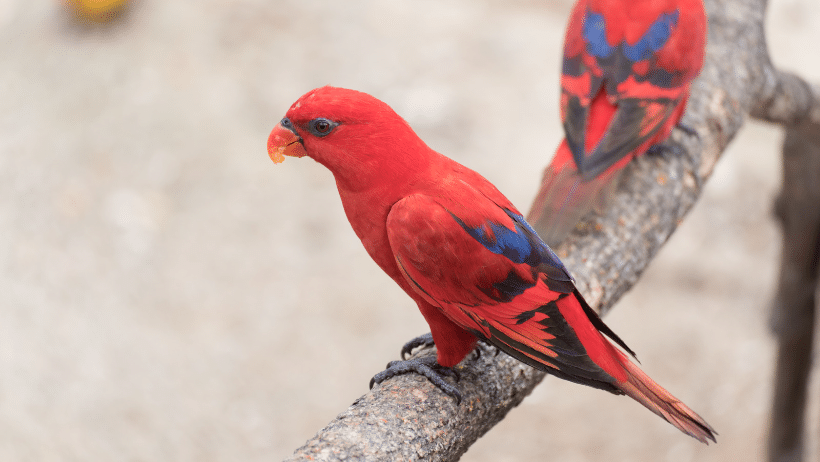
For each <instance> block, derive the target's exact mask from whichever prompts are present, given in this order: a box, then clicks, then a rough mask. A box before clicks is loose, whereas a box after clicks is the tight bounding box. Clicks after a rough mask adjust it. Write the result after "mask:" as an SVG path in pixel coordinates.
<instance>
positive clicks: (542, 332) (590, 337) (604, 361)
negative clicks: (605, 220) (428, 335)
mask: <svg viewBox="0 0 820 462" xmlns="http://www.w3.org/2000/svg"><path fill="white" fill-rule="evenodd" d="M469 205H470V208H469V209H468V208H467V207H464V206H461V205H460V204H458V203H456V202H452V201H448V200H446V199H445V198H440V197H430V196H426V195H421V194H416V195H412V196H409V197H407V198H405V199H403V200H401V201H399V202H398V203H396V204H395V205H393V207H392V208H391V211H390V214H389V215H388V219H387V233H388V238H389V240H390V245H391V248H392V249H393V252H394V255H395V258H396V262H397V263H398V266H399V268H400V269H401V271H402V274H403V275H404V276H405V277H406V278H407V280H408V282H409V283H410V285H411V286H412V287H413V288H414V289H415V290H416V291H417V292H418V294H419V295H421V296H422V297H423V298H424V299H425V300H426V301H427V302H428V303H430V304H432V305H433V306H436V307H438V308H439V309H441V310H442V312H443V313H444V314H445V315H446V316H447V317H448V318H449V319H450V320H452V321H453V322H455V323H456V324H458V325H459V326H461V327H463V328H464V329H466V330H469V331H471V332H473V333H474V334H475V335H477V336H478V337H480V338H483V339H485V340H487V341H489V342H490V343H492V344H494V345H496V346H498V347H499V348H501V349H502V350H504V351H505V352H507V353H508V354H510V355H512V356H514V357H515V358H517V359H519V360H521V361H523V362H525V363H527V364H530V365H532V366H534V367H537V368H539V369H542V370H546V371H548V372H551V373H553V374H555V375H558V376H560V377H562V378H565V379H567V380H571V381H574V382H578V383H582V384H585V385H590V386H594V387H597V388H603V389H606V390H609V391H613V392H617V388H615V387H614V386H613V382H614V380H623V379H624V378H625V376H623V374H622V372H621V371H622V366H621V365H620V364H619V363H617V360H616V359H615V355H614V354H613V353H612V351H610V350H609V349H613V347H612V345H611V344H610V343H609V342H607V341H606V340H605V339H604V338H603V337H602V336H601V333H600V332H599V331H598V328H596V326H594V325H593V323H592V322H591V319H590V318H589V316H590V312H591V310H589V311H590V312H587V311H586V310H585V309H584V308H583V306H582V305H581V302H579V300H582V299H580V295H579V294H578V293H577V291H576V290H575V288H574V286H573V285H572V282H571V279H570V278H569V274H567V272H566V269H565V268H564V267H563V265H562V264H561V263H560V261H559V260H558V259H557V257H555V255H554V254H553V253H552V251H551V250H549V249H548V248H547V247H546V246H545V245H544V244H543V243H542V242H541V241H540V239H538V237H537V235H535V233H534V232H532V230H531V228H529V225H526V222H524V221H523V218H521V217H520V215H518V214H517V212H514V211H509V210H504V209H502V208H500V207H498V206H497V205H496V204H495V203H493V202H492V201H490V200H488V199H487V198H486V197H484V196H481V195H477V196H475V197H471V198H470V201H469ZM592 315H593V316H594V313H592ZM596 320H597V322H600V323H601V325H603V323H602V322H601V321H600V319H597V316H596ZM604 328H605V326H604ZM606 329H607V331H608V328H606ZM609 332H611V331H609ZM609 332H608V333H609ZM612 335H614V334H612ZM616 338H617V337H616ZM618 341H620V339H618ZM613 375H617V377H613Z"/></svg>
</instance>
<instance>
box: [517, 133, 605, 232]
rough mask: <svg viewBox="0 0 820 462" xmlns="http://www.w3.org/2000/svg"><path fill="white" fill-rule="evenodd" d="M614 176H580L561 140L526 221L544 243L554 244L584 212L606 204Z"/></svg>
mask: <svg viewBox="0 0 820 462" xmlns="http://www.w3.org/2000/svg"><path fill="white" fill-rule="evenodd" d="M613 173H614V172H613ZM615 177H616V175H613V174H612V173H610V172H605V173H603V174H602V175H600V176H598V177H595V178H592V179H590V180H586V181H585V180H584V179H582V178H581V175H580V174H579V173H578V168H577V167H576V165H575V161H574V160H572V153H571V152H570V150H569V146H568V145H567V142H566V140H564V141H563V142H562V143H561V145H560V146H559V147H558V151H557V152H556V154H555V158H554V159H553V160H552V162H551V163H550V165H549V166H547V168H546V169H545V170H544V176H543V179H542V181H541V187H540V189H539V190H538V194H537V195H536V196H535V200H534V201H533V204H532V208H531V209H530V214H529V215H528V216H527V221H528V222H529V223H530V224H531V225H532V226H533V227H534V228H535V230H536V231H537V232H538V235H539V236H541V239H543V240H544V242H546V243H547V245H549V246H550V247H555V246H557V245H558V244H560V243H561V241H563V240H564V238H565V237H566V236H567V235H568V234H569V233H570V231H572V229H573V228H575V225H576V224H577V223H578V222H579V221H580V220H581V218H583V217H584V215H586V214H587V213H589V212H590V211H591V210H592V209H593V208H595V207H599V208H600V207H602V206H603V205H605V200H606V196H607V195H608V193H609V189H608V188H607V185H611V184H614V183H615Z"/></svg>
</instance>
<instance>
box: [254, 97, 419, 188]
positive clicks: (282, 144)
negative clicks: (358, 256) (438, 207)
mask: <svg viewBox="0 0 820 462" xmlns="http://www.w3.org/2000/svg"><path fill="white" fill-rule="evenodd" d="M428 152H432V151H431V150H430V148H428V147H427V145H426V144H424V142H423V141H422V140H421V139H420V138H419V137H418V136H417V135H416V134H415V132H413V130H412V129H411V128H410V126H409V125H408V124H407V122H405V121H404V119H402V118H401V117H399V115H398V114H396V112H395V111H393V109H391V108H390V106H388V105H387V104H385V103H384V102H382V101H379V100H378V99H376V98H374V97H372V96H370V95H368V94H367V93H362V92H359V91H355V90H347V89H344V88H335V87H321V88H317V89H315V90H311V91H309V92H308V93H306V94H305V95H303V96H302V97H301V98H299V99H298V100H297V101H296V102H295V103H293V105H292V106H291V107H290V109H289V110H288V112H287V113H286V114H285V117H284V118H283V119H282V120H281V121H280V122H279V124H277V125H276V127H274V128H273V131H271V134H270V136H269V137H268V155H269V156H270V158H271V160H273V162H275V163H280V162H282V161H284V160H285V157H284V156H291V157H304V156H308V157H311V158H313V159H314V160H316V161H317V162H319V163H321V164H322V165H324V166H325V167H327V168H328V169H329V170H330V171H331V172H332V173H333V175H334V176H335V177H336V181H337V182H339V183H340V184H344V185H345V187H348V188H351V189H358V187H359V186H362V187H363V186H366V185H369V184H372V183H373V181H375V180H376V179H379V180H380V181H385V180H389V178H390V177H391V176H392V175H391V173H396V174H399V175H405V176H406V174H407V173H408V169H410V170H412V169H414V168H418V167H419V164H425V162H424V156H427V155H429V153H428Z"/></svg>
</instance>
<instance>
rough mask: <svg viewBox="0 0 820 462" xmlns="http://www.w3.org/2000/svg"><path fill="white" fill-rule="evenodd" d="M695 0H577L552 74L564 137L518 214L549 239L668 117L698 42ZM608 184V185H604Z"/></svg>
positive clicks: (701, 40) (559, 235) (697, 57)
mask: <svg viewBox="0 0 820 462" xmlns="http://www.w3.org/2000/svg"><path fill="white" fill-rule="evenodd" d="M706 26H707V22H706V13H705V12H704V9H703V1H702V0H579V1H578V2H577V3H576V4H575V6H574V7H573V9H572V13H571V15H570V19H569V25H568V26H567V32H566V37H565V43H564V57H563V66H562V67H563V70H562V73H561V120H562V122H563V125H564V132H565V135H566V137H565V139H564V140H563V141H562V142H561V144H560V145H559V146H558V151H557V152H556V153H555V157H554V158H553V159H552V162H551V163H550V165H549V166H548V167H547V168H546V170H545V171H544V177H543V180H542V182H541V188H540V190H539V191H538V194H537V195H536V198H535V201H534V202H533V207H532V209H531V212H530V214H529V215H528V216H527V219H528V220H529V221H530V223H532V225H533V227H534V228H535V229H536V230H537V231H538V233H539V235H540V236H541V238H542V239H544V241H545V242H546V243H547V244H549V245H551V246H555V245H557V244H559V243H560V242H561V241H562V240H563V239H564V238H565V237H566V235H567V234H568V233H569V232H570V231H571V230H572V229H573V228H574V227H575V225H576V223H577V222H578V221H579V220H580V219H581V218H582V217H583V216H584V215H585V214H586V213H587V212H589V211H590V210H592V208H593V207H596V206H600V205H603V204H604V203H605V201H606V196H607V195H608V194H607V193H608V192H609V191H610V189H611V186H614V184H615V180H616V179H617V178H618V177H619V175H618V173H619V172H620V171H621V169H623V167H624V166H626V165H627V164H628V163H629V161H630V160H632V159H633V158H635V157H636V156H639V155H641V154H643V153H644V152H646V151H647V150H649V149H650V148H652V147H654V146H656V145H657V144H658V143H660V142H662V141H663V140H665V139H666V138H667V137H668V136H669V134H670V132H671V131H672V128H674V127H675V126H676V125H678V123H679V121H680V118H681V116H682V115H683V111H684V109H685V108H686V100H687V99H688V97H689V85H690V84H691V83H692V79H694V78H695V77H696V76H697V75H698V73H699V72H700V69H701V67H702V66H703V55H704V50H705V47H706ZM608 186H609V187H608Z"/></svg>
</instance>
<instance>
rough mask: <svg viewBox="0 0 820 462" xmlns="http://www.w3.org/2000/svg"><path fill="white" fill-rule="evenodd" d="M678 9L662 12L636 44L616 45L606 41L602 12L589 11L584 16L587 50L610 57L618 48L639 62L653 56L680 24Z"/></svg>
mask: <svg viewBox="0 0 820 462" xmlns="http://www.w3.org/2000/svg"><path fill="white" fill-rule="evenodd" d="M678 16H680V15H679V12H678V10H675V11H673V12H671V13H661V14H660V16H658V19H656V20H655V22H653V23H652V25H651V26H649V29H648V30H647V31H646V33H645V34H644V35H643V37H641V38H640V39H639V40H638V41H637V42H635V44H634V45H629V44H627V43H625V42H621V43H620V44H617V45H616V46H612V45H610V44H609V43H608V42H607V41H606V19H605V18H604V15H602V14H601V13H595V12H594V11H587V14H586V17H585V18H584V29H583V34H584V41H586V43H587V52H588V53H589V54H590V55H592V56H594V57H596V58H608V57H609V56H610V55H611V54H612V53H613V52H614V51H615V49H616V48H620V49H621V53H622V54H623V56H625V57H626V58H627V59H629V60H630V61H632V62H633V63H634V62H638V61H643V60H645V59H649V58H651V57H652V54H654V53H655V52H657V51H658V50H660V49H661V48H663V46H664V45H666V42H667V41H668V40H669V37H670V36H671V35H672V30H674V28H675V27H676V26H677V25H678Z"/></svg>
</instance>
